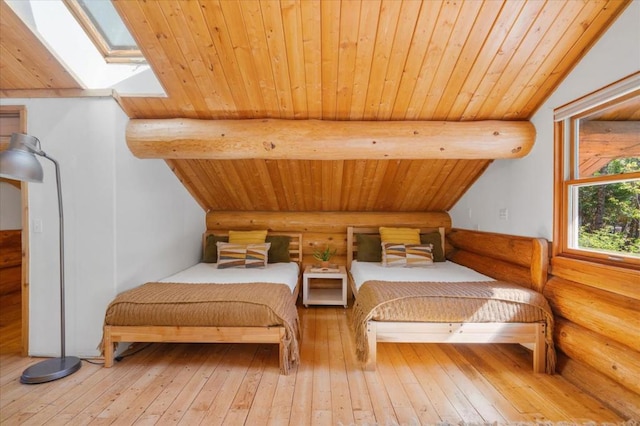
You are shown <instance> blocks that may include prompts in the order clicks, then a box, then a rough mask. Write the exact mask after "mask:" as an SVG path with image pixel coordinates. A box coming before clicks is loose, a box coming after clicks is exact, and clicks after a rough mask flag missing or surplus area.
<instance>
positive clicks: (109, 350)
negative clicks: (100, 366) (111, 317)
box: [102, 325, 113, 368]
mask: <svg viewBox="0 0 640 426" xmlns="http://www.w3.org/2000/svg"><path fill="white" fill-rule="evenodd" d="M102 345H103V346H102V350H103V352H104V366H105V367H107V368H108V367H111V366H112V365H113V342H112V341H111V327H109V326H108V325H105V326H104V331H103V338H102Z"/></svg>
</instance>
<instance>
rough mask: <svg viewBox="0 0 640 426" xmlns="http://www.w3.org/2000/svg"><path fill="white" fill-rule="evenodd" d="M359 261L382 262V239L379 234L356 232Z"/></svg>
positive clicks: (357, 257) (357, 258)
mask: <svg viewBox="0 0 640 426" xmlns="http://www.w3.org/2000/svg"><path fill="white" fill-rule="evenodd" d="M356 243H357V244H358V252H357V253H356V260H357V261H359V262H382V240H381V239H380V236H379V235H368V234H356Z"/></svg>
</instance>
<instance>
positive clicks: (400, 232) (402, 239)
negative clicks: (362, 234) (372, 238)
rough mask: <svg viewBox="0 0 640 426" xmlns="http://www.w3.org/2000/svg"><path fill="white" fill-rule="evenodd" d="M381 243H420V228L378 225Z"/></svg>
mask: <svg viewBox="0 0 640 426" xmlns="http://www.w3.org/2000/svg"><path fill="white" fill-rule="evenodd" d="M380 239H381V240H382V242H383V243H402V244H420V229H417V228H388V227H384V226H381V227H380Z"/></svg>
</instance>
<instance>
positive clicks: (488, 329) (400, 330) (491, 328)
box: [347, 225, 547, 373]
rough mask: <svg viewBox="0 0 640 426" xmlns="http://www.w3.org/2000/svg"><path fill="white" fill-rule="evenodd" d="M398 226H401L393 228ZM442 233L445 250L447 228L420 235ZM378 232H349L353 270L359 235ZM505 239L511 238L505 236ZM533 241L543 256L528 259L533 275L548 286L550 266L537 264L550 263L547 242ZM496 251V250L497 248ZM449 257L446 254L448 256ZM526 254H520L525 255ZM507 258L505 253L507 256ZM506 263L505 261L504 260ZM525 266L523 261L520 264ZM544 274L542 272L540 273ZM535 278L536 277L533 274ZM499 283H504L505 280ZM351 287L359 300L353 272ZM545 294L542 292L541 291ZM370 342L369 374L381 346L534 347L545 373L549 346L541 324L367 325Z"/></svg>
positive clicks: (538, 369) (537, 368)
mask: <svg viewBox="0 0 640 426" xmlns="http://www.w3.org/2000/svg"><path fill="white" fill-rule="evenodd" d="M390 226H398V225H390ZM433 231H439V232H440V234H441V238H442V249H443V251H444V250H445V230H444V228H421V229H420V233H426V232H433ZM378 233H379V230H378V228H357V227H348V228H347V267H348V269H349V271H350V270H351V262H352V261H353V260H354V259H355V258H356V253H357V251H358V247H357V241H356V238H355V234H378ZM491 235H492V237H493V238H500V236H499V234H491ZM504 238H505V239H506V238H509V237H508V236H504ZM517 238H518V240H531V243H530V244H532V245H533V246H534V247H533V248H532V249H531V253H540V252H542V253H543V254H542V255H540V256H534V255H530V256H528V259H529V261H530V262H531V266H530V269H531V271H544V275H545V277H544V280H545V282H546V271H547V268H546V265H544V266H543V265H538V264H536V263H537V262H546V261H547V258H546V253H547V246H545V245H544V244H545V240H543V239H536V238H532V239H524V238H520V237H517ZM494 248H495V247H494ZM445 254H446V253H445ZM521 254H522V253H518V255H521ZM503 255H504V253H503ZM500 261H504V260H502V259H501V260H500ZM520 262H521V261H520ZM480 272H482V273H484V274H485V275H490V274H489V273H486V272H485V271H480ZM540 273H542V272H540ZM532 275H533V273H532ZM498 279H504V278H502V277H500V278H498ZM541 280H542V278H541V277H533V276H532V285H530V286H529V287H531V288H534V286H535V285H536V284H539V283H540V281H541ZM349 283H350V287H351V291H352V292H353V295H354V297H357V289H356V287H355V282H354V280H353V277H352V276H351V273H350V272H349ZM540 291H541V290H540ZM366 329H367V338H368V344H369V348H368V352H369V357H368V359H367V360H366V361H365V369H366V370H375V368H376V346H377V342H396V343H399V342H403V343H520V344H532V345H533V371H534V372H536V373H542V372H544V371H545V367H546V354H547V344H546V342H545V333H546V325H545V324H544V323H541V322H536V323H467V322H459V323H429V322H382V321H373V320H372V321H368V322H367V328H366Z"/></svg>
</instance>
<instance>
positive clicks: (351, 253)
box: [347, 225, 446, 270]
mask: <svg viewBox="0 0 640 426" xmlns="http://www.w3.org/2000/svg"><path fill="white" fill-rule="evenodd" d="M381 226H387V225H381ZM393 226H394V227H402V226H401V225H393ZM412 228H413V227H412ZM419 229H420V233H421V234H427V233H430V232H436V231H437V232H440V239H441V242H442V252H443V253H444V254H445V255H446V253H445V244H444V243H445V241H444V236H445V235H444V228H443V227H437V228H419ZM356 234H369V235H379V234H380V228H379V227H376V228H372V227H367V228H359V227H354V226H349V227H347V270H349V269H351V262H353V259H355V258H356V255H357V253H358V241H357V239H356V237H355V235H356Z"/></svg>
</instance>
